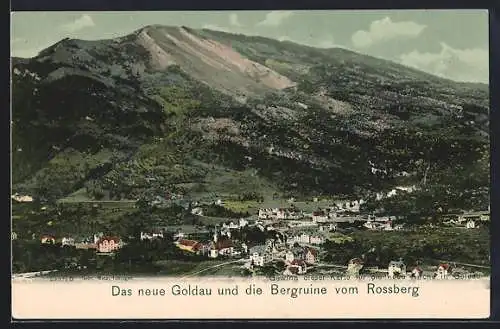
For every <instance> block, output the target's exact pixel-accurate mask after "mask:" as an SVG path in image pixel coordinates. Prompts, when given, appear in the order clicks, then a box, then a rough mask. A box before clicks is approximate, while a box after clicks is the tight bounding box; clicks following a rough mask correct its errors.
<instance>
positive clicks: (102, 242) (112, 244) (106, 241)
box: [96, 236, 121, 253]
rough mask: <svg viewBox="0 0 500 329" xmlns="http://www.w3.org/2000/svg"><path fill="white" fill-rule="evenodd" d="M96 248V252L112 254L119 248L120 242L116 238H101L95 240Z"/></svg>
mask: <svg viewBox="0 0 500 329" xmlns="http://www.w3.org/2000/svg"><path fill="white" fill-rule="evenodd" d="M96 246H97V251H98V252H102V253H108V252H113V251H115V250H118V249H120V248H121V240H120V238H118V237H116V236H103V237H101V238H100V239H99V240H97V242H96Z"/></svg>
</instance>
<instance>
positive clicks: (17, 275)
mask: <svg viewBox="0 0 500 329" xmlns="http://www.w3.org/2000/svg"><path fill="white" fill-rule="evenodd" d="M52 272H57V270H50V271H38V272H26V273H15V274H14V273H13V274H12V279H13V280H16V279H28V278H33V277H36V276H39V275H45V274H49V273H52Z"/></svg>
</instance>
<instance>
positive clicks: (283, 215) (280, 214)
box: [276, 209, 287, 219]
mask: <svg viewBox="0 0 500 329" xmlns="http://www.w3.org/2000/svg"><path fill="white" fill-rule="evenodd" d="M286 218H287V213H286V210H285V209H279V210H278V211H277V212H276V219H286Z"/></svg>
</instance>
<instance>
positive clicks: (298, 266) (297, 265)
mask: <svg viewBox="0 0 500 329" xmlns="http://www.w3.org/2000/svg"><path fill="white" fill-rule="evenodd" d="M306 273H307V264H306V262H305V261H303V260H301V259H295V260H293V261H292V262H291V263H290V264H289V265H288V266H287V268H286V270H285V272H283V274H284V275H300V274H306Z"/></svg>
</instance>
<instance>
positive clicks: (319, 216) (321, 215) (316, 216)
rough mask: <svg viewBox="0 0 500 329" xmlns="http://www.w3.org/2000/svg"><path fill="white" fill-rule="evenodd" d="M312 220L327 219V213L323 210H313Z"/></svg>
mask: <svg viewBox="0 0 500 329" xmlns="http://www.w3.org/2000/svg"><path fill="white" fill-rule="evenodd" d="M312 220H313V222H317V221H325V220H328V215H327V214H326V213H325V212H324V211H323V210H318V211H313V213H312Z"/></svg>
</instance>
